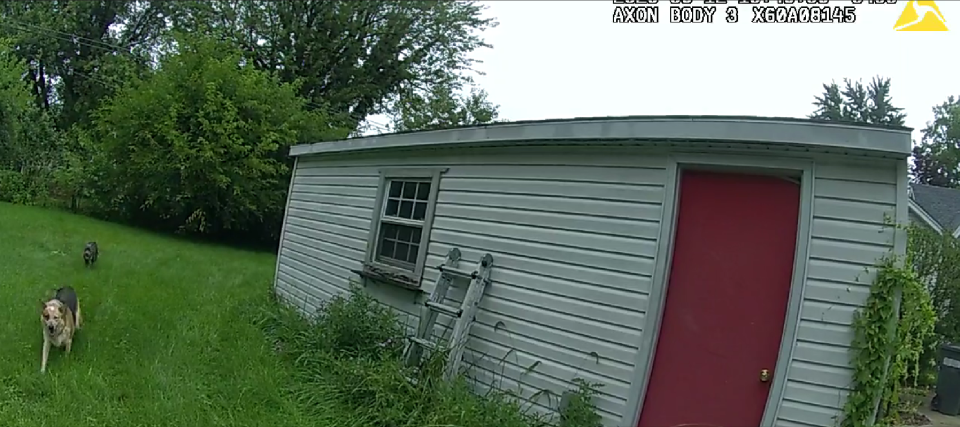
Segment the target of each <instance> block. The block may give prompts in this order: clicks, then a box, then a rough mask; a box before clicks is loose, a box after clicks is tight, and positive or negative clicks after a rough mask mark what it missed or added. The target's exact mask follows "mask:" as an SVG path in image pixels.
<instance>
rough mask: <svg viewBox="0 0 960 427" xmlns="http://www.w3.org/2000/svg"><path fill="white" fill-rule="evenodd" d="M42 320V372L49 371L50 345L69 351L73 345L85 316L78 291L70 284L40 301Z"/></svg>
mask: <svg viewBox="0 0 960 427" xmlns="http://www.w3.org/2000/svg"><path fill="white" fill-rule="evenodd" d="M40 304H41V313H40V322H41V323H43V356H42V358H41V361H40V373H44V372H46V371H47V358H48V357H49V355H50V346H56V347H64V348H65V349H66V351H67V353H70V348H71V347H73V335H74V333H76V331H77V330H78V329H80V326H81V324H82V323H83V318H82V317H80V299H79V298H78V297H77V293H76V291H74V290H73V288H71V287H69V286H65V287H62V288H60V289H57V293H56V295H55V296H54V297H53V298H51V299H50V300H47V301H43V300H41V301H40Z"/></svg>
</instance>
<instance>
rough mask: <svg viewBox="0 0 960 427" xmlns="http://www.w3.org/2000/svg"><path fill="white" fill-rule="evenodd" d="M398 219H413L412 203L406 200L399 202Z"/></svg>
mask: <svg viewBox="0 0 960 427" xmlns="http://www.w3.org/2000/svg"><path fill="white" fill-rule="evenodd" d="M400 218H407V219H411V218H413V202H408V201H406V200H404V201H403V202H400Z"/></svg>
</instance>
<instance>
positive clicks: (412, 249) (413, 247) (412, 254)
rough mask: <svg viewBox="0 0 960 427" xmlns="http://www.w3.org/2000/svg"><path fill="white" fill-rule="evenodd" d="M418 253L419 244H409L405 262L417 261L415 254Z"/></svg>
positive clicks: (413, 262)
mask: <svg viewBox="0 0 960 427" xmlns="http://www.w3.org/2000/svg"><path fill="white" fill-rule="evenodd" d="M419 253H420V245H410V253H408V254H407V262H409V263H410V264H416V263H417V255H419Z"/></svg>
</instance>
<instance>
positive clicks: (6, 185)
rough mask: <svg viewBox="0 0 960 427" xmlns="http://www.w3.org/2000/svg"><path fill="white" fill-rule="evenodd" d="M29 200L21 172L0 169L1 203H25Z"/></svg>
mask: <svg viewBox="0 0 960 427" xmlns="http://www.w3.org/2000/svg"><path fill="white" fill-rule="evenodd" d="M29 198H30V194H29V192H28V191H27V182H26V180H25V179H24V178H23V175H22V174H21V173H20V172H15V171H12V170H3V169H0V202H11V203H25V202H26V201H27V200H29Z"/></svg>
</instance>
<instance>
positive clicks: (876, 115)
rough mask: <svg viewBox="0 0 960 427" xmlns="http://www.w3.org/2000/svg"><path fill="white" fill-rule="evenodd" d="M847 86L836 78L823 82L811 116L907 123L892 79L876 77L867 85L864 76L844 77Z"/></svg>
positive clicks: (822, 118)
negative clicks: (893, 92)
mask: <svg viewBox="0 0 960 427" xmlns="http://www.w3.org/2000/svg"><path fill="white" fill-rule="evenodd" d="M843 84H844V87H843V90H841V89H840V86H839V85H837V83H836V82H831V83H830V84H824V85H823V93H822V94H821V95H819V96H816V97H815V99H816V100H815V101H814V102H813V105H815V106H816V107H817V109H816V110H815V111H814V112H813V114H811V115H810V116H809V117H810V118H811V119H820V120H831V121H842V122H856V123H869V124H876V125H887V126H903V125H904V120H905V119H906V115H905V114H903V113H902V112H901V111H903V109H902V108H897V107H894V106H893V99H892V97H891V95H890V79H889V78H882V77H879V76H878V77H874V78H873V79H872V80H871V81H870V83H869V84H868V85H867V86H864V85H863V83H862V82H861V81H860V80H857V81H852V80H850V79H847V78H844V79H843Z"/></svg>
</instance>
